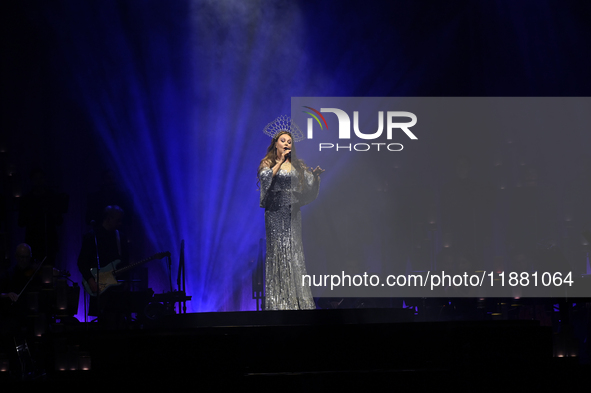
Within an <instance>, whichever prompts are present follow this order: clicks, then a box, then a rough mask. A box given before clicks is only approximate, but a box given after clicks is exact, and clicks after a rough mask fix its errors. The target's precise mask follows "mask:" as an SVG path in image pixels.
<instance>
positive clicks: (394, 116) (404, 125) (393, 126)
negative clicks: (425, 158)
mask: <svg viewBox="0 0 591 393" xmlns="http://www.w3.org/2000/svg"><path fill="white" fill-rule="evenodd" d="M304 108H306V109H309V110H310V111H311V112H309V111H304V113H307V114H308V115H310V116H312V117H309V118H308V130H307V131H308V139H313V138H314V120H316V123H318V125H319V126H320V129H321V130H323V129H324V127H326V130H328V123H327V121H326V118H325V117H324V116H323V115H322V113H334V114H335V115H337V119H338V122H339V140H341V139H351V118H350V117H349V115H348V114H347V112H345V111H344V110H342V109H338V108H320V111H318V110H316V109H314V108H312V107H309V106H304ZM384 118H385V120H384ZM401 118H403V119H407V121H402V122H401V121H400V120H399V119H401ZM321 119H322V122H321V121H320V120H321ZM384 122H385V123H386V127H385V128H386V138H387V139H388V140H392V136H393V134H394V130H398V129H400V130H402V131H403V132H404V133H405V134H406V135H407V136H408V137H409V138H410V139H413V140H416V139H418V138H417V137H416V135H415V134H413V132H412V131H411V130H410V128H411V127H412V126H414V125H415V124H417V116H416V115H415V114H414V113H411V112H401V111H387V112H386V115H384V111H379V112H378V129H377V131H375V132H371V133H364V132H361V130H360V129H359V112H358V111H353V132H354V133H355V135H356V136H357V138H359V139H364V140H375V139H378V138H379V137H380V136H382V133H383V132H384ZM323 123H324V127H323ZM384 145H385V146H386V149H387V150H389V151H401V150H402V149H403V146H402V144H401V143H388V144H386V143H356V144H351V143H350V144H348V145H347V144H344V145H339V144H338V143H337V144H336V150H337V151H338V150H348V151H352V150H355V151H369V150H372V146H374V148H375V149H377V150H378V151H380V147H382V146H384ZM334 148H335V144H334V143H320V144H319V145H318V149H319V150H320V151H323V150H327V149H334Z"/></svg>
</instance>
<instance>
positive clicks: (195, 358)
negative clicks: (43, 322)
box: [0, 309, 590, 391]
mask: <svg viewBox="0 0 591 393" xmlns="http://www.w3.org/2000/svg"><path fill="white" fill-rule="evenodd" d="M414 317H415V316H414V312H413V310H412V309H350V310H311V311H265V312H257V311H252V312H220V313H196V314H183V315H172V316H169V317H165V318H162V319H160V320H158V323H154V324H152V325H151V326H149V327H144V328H142V329H127V330H101V329H98V328H97V325H96V324H79V325H78V326H75V327H70V328H68V329H66V330H67V331H63V332H61V333H47V334H46V335H45V337H44V339H43V343H42V344H41V345H40V346H39V347H38V348H37V349H36V351H37V352H38V354H39V353H41V354H42V355H41V357H42V358H43V363H44V366H45V370H46V376H45V378H44V380H43V381H39V382H27V383H26V384H27V385H28V386H29V387H31V388H35V387H38V386H39V385H40V384H42V385H44V386H45V385H48V386H52V387H56V388H58V387H59V388H60V389H62V390H69V389H70V388H71V389H72V390H74V389H75V390H76V391H80V389H81V388H82V391H103V390H104V389H109V390H112V389H115V391H117V390H119V389H121V390H127V389H137V388H143V389H146V388H147V389H149V390H148V391H160V390H162V391H164V390H166V391H169V390H172V391H196V390H199V389H206V390H208V391H212V390H218V389H224V390H225V389H226V388H229V387H253V388H269V389H277V390H284V389H288V390H294V389H297V390H302V389H305V390H327V389H335V388H338V389H345V390H348V391H349V390H359V389H367V388H369V389H380V390H382V389H384V390H386V389H387V390H396V389H400V388H405V389H411V388H415V389H419V391H422V390H424V389H434V388H443V387H444V386H451V387H453V388H455V390H460V391H482V390H489V389H492V388H494V389H498V388H502V389H505V390H513V389H516V390H518V389H519V390H521V389H527V390H528V391H529V390H531V389H541V388H544V390H546V389H547V388H548V387H551V386H555V387H560V386H563V387H566V386H568V385H570V384H571V383H574V382H577V381H580V380H582V379H584V378H585V377H588V375H590V374H589V371H590V370H589V367H588V366H584V365H580V364H579V363H580V362H579V361H578V359H577V358H556V357H554V347H553V345H554V341H555V340H553V335H554V334H555V333H553V331H552V328H551V327H547V326H540V323H539V322H538V321H520V320H515V321H511V320H503V321H472V322H470V321H456V322H416V321H414ZM84 367H87V368H90V369H89V370H81V368H84ZM76 368H77V369H78V370H75V369H76ZM0 374H1V375H0V377H2V380H3V382H4V383H5V384H6V383H11V384H12V383H14V380H13V378H11V377H9V375H8V373H0ZM19 384H20V385H21V386H24V385H23V383H19Z"/></svg>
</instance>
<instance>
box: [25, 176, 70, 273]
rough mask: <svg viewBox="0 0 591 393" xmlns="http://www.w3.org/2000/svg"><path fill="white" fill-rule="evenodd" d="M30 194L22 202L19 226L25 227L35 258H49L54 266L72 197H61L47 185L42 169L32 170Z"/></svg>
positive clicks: (27, 241) (26, 238)
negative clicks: (59, 239) (39, 256)
mask: <svg viewBox="0 0 591 393" xmlns="http://www.w3.org/2000/svg"><path fill="white" fill-rule="evenodd" d="M30 178H31V182H32V183H33V186H32V188H31V191H30V192H29V193H28V194H26V195H24V196H23V197H22V198H21V200H20V206H19V215H18V225H19V226H20V227H23V228H25V243H27V244H29V245H30V246H31V250H32V251H33V252H34V253H35V255H42V256H44V257H45V256H46V257H47V263H48V264H50V265H55V257H56V255H57V252H58V232H57V228H58V227H59V226H60V225H61V224H62V223H63V217H62V216H63V215H64V214H65V213H66V212H67V211H68V202H69V197H68V195H67V194H63V193H62V194H58V193H56V192H55V191H54V190H52V189H51V188H50V187H49V186H48V185H47V182H46V179H45V172H43V170H42V169H41V168H35V169H33V171H31V176H30Z"/></svg>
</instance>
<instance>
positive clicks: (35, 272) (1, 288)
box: [0, 243, 51, 379]
mask: <svg viewBox="0 0 591 393" xmlns="http://www.w3.org/2000/svg"><path fill="white" fill-rule="evenodd" d="M15 257H16V260H17V262H16V264H15V265H14V266H12V267H11V268H10V269H8V270H7V271H5V272H4V273H3V274H2V277H0V352H5V353H9V354H11V356H10V362H11V364H14V365H17V364H20V372H21V378H22V379H35V378H38V377H40V376H41V375H42V374H43V371H42V367H41V363H42V362H40V361H39V360H40V358H38V357H37V356H32V355H38V354H39V353H40V352H41V350H40V349H39V348H38V344H37V343H36V340H35V337H34V333H35V332H34V325H35V319H32V318H31V317H32V316H37V317H43V316H45V318H48V320H49V316H50V307H51V303H50V301H51V298H50V296H49V295H48V292H47V291H42V285H43V283H42V280H41V272H40V269H38V267H39V266H40V262H38V261H36V260H34V259H33V255H32V252H31V247H29V245H28V244H25V243H22V244H19V245H18V247H17V249H16V252H15ZM46 322H47V321H46ZM15 347H16V350H15ZM17 352H18V358H17ZM34 358H36V359H37V360H36V361H34V360H33V359H34Z"/></svg>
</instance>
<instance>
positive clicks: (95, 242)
mask: <svg viewBox="0 0 591 393" xmlns="http://www.w3.org/2000/svg"><path fill="white" fill-rule="evenodd" d="M93 233H94V247H95V250H96V308H97V311H96V314H97V319H98V322H99V323H100V322H101V316H102V315H101V314H102V312H101V307H100V301H99V299H100V294H101V286H100V282H101V280H100V277H99V274H100V271H101V261H100V258H99V251H98V243H97V240H96V231H95V230H94V229H93ZM89 311H90V307H89Z"/></svg>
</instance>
